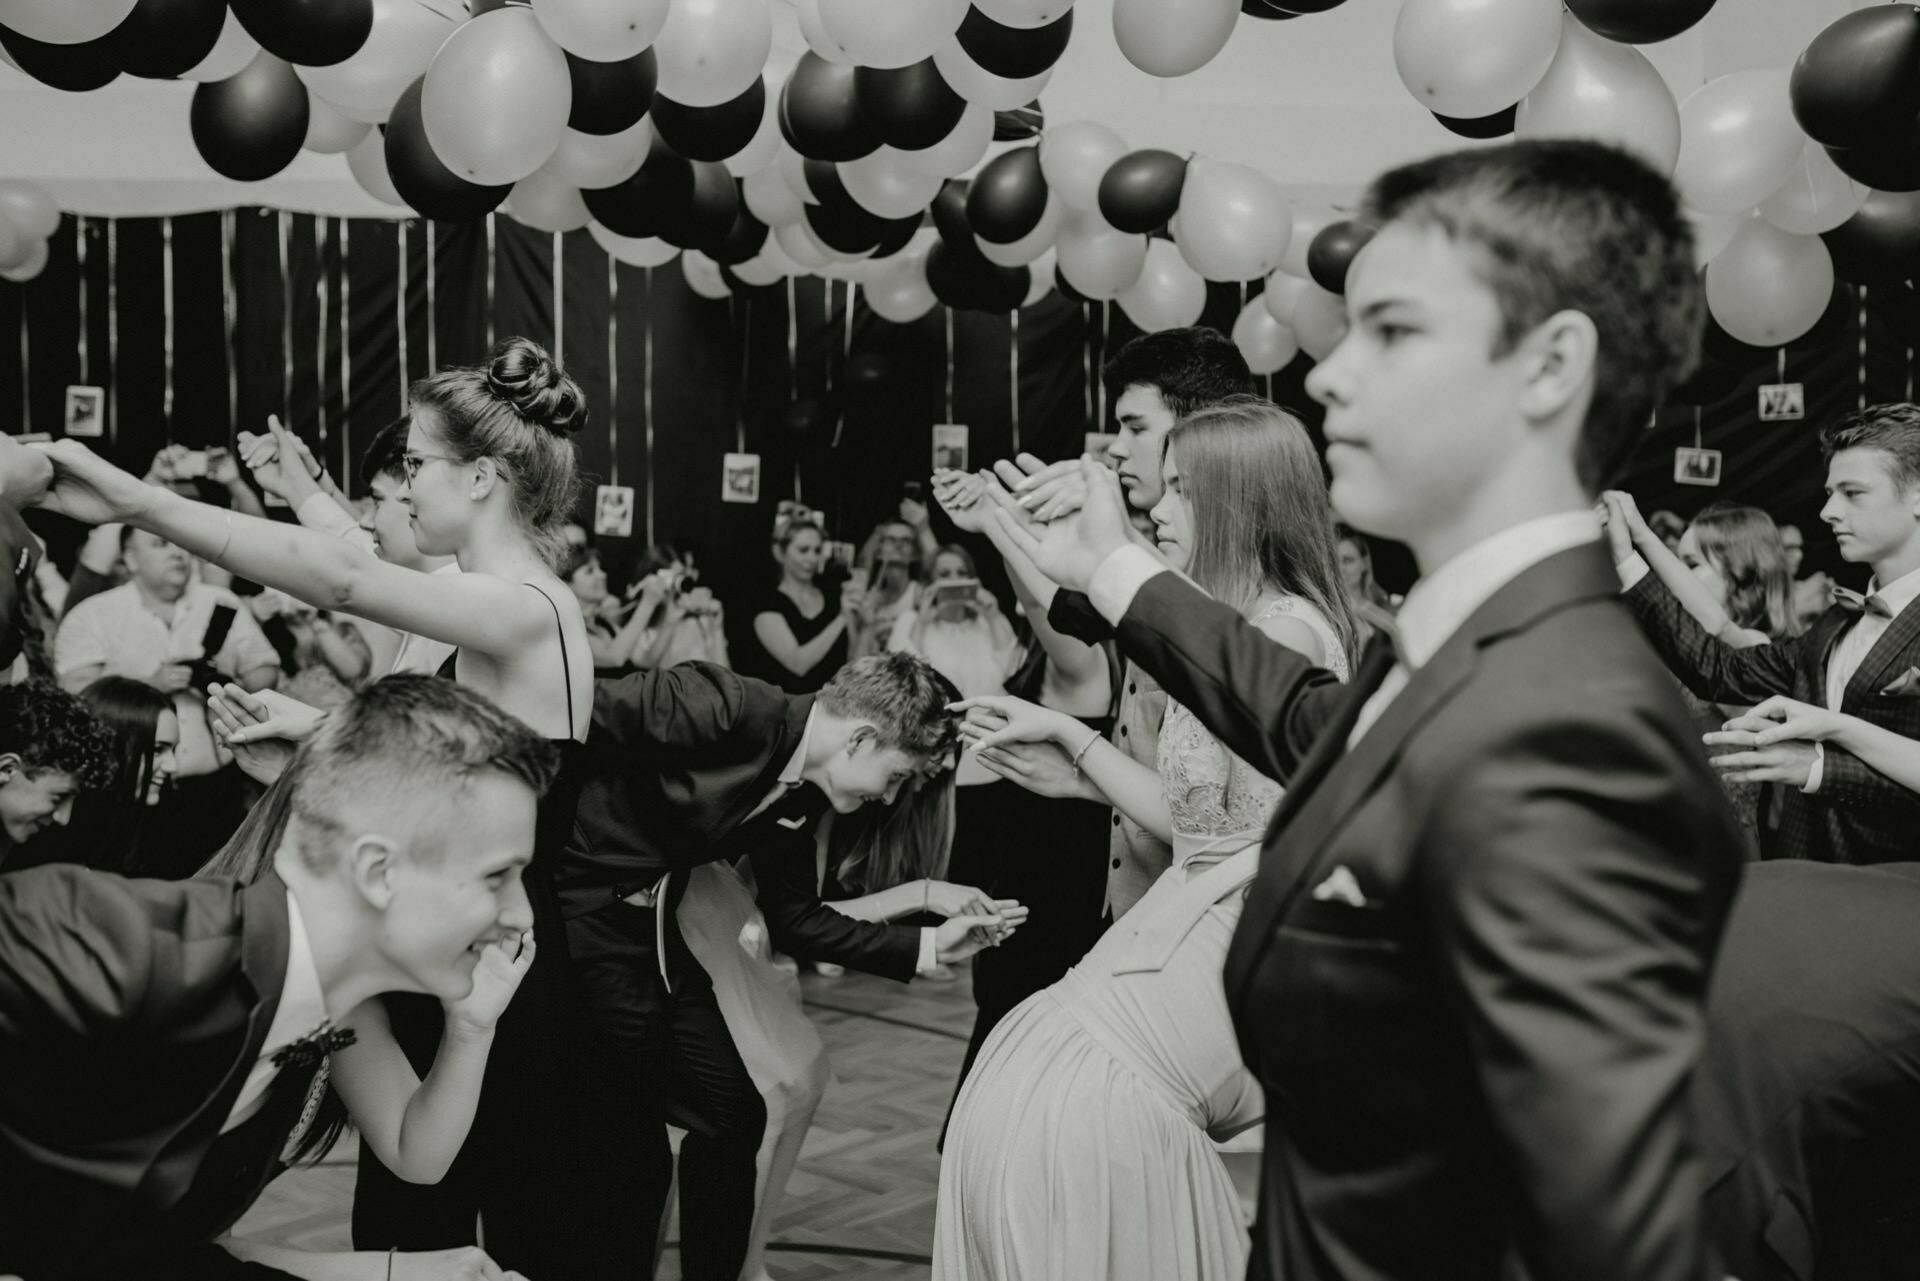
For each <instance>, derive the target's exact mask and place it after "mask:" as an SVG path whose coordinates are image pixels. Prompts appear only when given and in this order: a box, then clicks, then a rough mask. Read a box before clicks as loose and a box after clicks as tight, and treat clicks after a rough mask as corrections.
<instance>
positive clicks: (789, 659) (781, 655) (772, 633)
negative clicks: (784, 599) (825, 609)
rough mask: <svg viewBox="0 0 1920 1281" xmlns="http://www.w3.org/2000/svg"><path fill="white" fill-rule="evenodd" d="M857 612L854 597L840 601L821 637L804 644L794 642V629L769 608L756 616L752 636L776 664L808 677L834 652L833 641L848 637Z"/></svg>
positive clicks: (797, 674)
mask: <svg viewBox="0 0 1920 1281" xmlns="http://www.w3.org/2000/svg"><path fill="white" fill-rule="evenodd" d="M857 609H858V602H857V601H856V600H854V599H853V598H852V597H851V596H843V597H842V598H841V600H840V612H839V614H837V615H836V616H835V617H834V620H833V621H832V622H831V623H828V624H827V625H826V627H824V628H822V629H821V632H820V634H819V635H818V636H816V637H814V638H813V639H812V640H810V641H808V642H807V643H806V644H804V645H802V644H801V643H800V642H799V641H797V640H795V639H794V635H793V628H792V627H791V626H789V625H788V623H787V620H786V619H784V618H782V617H781V616H780V614H779V611H777V610H771V609H766V610H762V611H760V612H759V613H758V614H755V615H754V616H753V634H754V635H755V636H756V637H758V638H759V641H760V644H761V646H762V647H764V648H765V649H766V651H767V653H769V654H771V655H773V658H774V661H775V662H777V663H779V664H780V666H782V667H784V668H786V669H787V670H788V671H790V672H792V673H793V674H794V675H795V676H805V675H806V674H807V673H808V672H810V671H812V670H813V669H814V668H815V667H817V666H819V664H820V660H821V659H823V658H825V657H826V656H827V654H828V653H829V652H831V651H832V649H833V646H834V642H835V641H837V640H839V639H840V637H842V636H843V635H845V634H846V631H847V628H848V627H849V626H850V625H851V623H852V621H853V617H854V614H855V612H856V610H857Z"/></svg>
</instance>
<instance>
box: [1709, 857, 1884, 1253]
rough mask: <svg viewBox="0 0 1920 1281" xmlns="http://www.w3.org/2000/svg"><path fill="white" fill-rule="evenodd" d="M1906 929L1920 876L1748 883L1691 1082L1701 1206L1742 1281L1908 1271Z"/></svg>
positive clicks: (1815, 871) (1776, 877)
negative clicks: (1701, 1169) (1702, 1163)
mask: <svg viewBox="0 0 1920 1281" xmlns="http://www.w3.org/2000/svg"><path fill="white" fill-rule="evenodd" d="M1916 920H1920V863H1885V864H1881V865H1879V866H1877V867H1870V868H1868V867H1860V868H1855V867H1825V866H1821V865H1818V864H1811V863H1806V862H1800V861H1790V862H1777V863H1763V864H1757V865H1755V866H1753V867H1751V868H1749V869H1747V874H1746V879H1745V882H1744V883H1743V884H1742V886H1741V888H1740V895H1739V897H1738V898H1737V899H1736V900H1735V901H1734V906H1733V915H1732V918H1731V919H1730V920H1729V922H1728V925H1727V935H1726V939H1725V940H1724V941H1723V942H1722V944H1721V947H1720V959H1719V963H1718V965H1717V966H1716V968H1715V971H1714V976H1713V986H1712V989H1711V994H1710V999H1709V1001H1708V1004H1707V1057H1706V1061H1705V1062H1704V1063H1703V1064H1702V1067H1701V1070H1700V1072H1699V1073H1698V1074H1697V1075H1696V1077H1695V1079H1694V1094H1695V1098H1696V1100H1697V1112H1698V1114H1699V1117H1700V1143H1701V1149H1702V1151H1703V1152H1704V1154H1705V1156H1706V1162H1707V1180H1708V1187H1707V1206H1708V1209H1709V1210H1710V1212H1711V1215H1712V1222H1713V1224H1714V1228H1715V1231H1716V1234H1717V1235H1718V1238H1719V1241H1720V1244H1721V1249H1722V1253H1723V1255H1724V1257H1725V1261H1726V1264H1727V1271H1728V1272H1729V1274H1731V1275H1733V1276H1737V1277H1739V1278H1740V1279H1741V1281H1810V1279H1811V1278H1813V1277H1816V1276H1827V1277H1836V1276H1842V1275H1847V1276H1851V1275H1855V1273H1854V1271H1853V1268H1854V1267H1860V1268H1862V1269H1864V1272H1863V1274H1864V1275H1874V1276H1877V1275H1887V1276H1893V1275H1900V1276H1907V1275H1910V1274H1911V1273H1910V1269H1911V1268H1912V1267H1913V1266H1914V1260H1915V1259H1916V1257H1920V1256H1916V1254H1915V1251H1914V1247H1915V1245H1916V1244H1920V1226H1917V1225H1920V1175H1917V1174H1916V1167H1915V1165H1914V1156H1913V1154H1914V1152H1915V1151H1916V1150H1920V997H1917V996H1916V994H1920V930H1916V929H1915V928H1914V922H1915V921H1916ZM1876 1254H1878V1255H1881V1256H1883V1257H1887V1258H1893V1259H1902V1260H1904V1263H1905V1268H1903V1269H1902V1270H1901V1271H1899V1272H1897V1273H1895V1272H1887V1273H1881V1272H1880V1271H1878V1269H1877V1268H1875V1266H1874V1263H1875V1260H1874V1259H1873V1257H1872V1256H1873V1255H1876Z"/></svg>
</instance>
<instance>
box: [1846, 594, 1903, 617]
mask: <svg viewBox="0 0 1920 1281" xmlns="http://www.w3.org/2000/svg"><path fill="white" fill-rule="evenodd" d="M1833 603H1834V604H1836V605H1838V606H1839V607H1840V608H1841V609H1844V610H1846V611H1847V612H1849V613H1853V614H1878V615H1879V616H1880V617H1882V618H1892V617H1893V611H1892V610H1891V609H1888V608H1887V602H1886V601H1884V600H1882V599H1881V598H1880V597H1879V596H1877V595H1870V596H1863V595H1861V594H1860V593H1859V592H1856V591H1851V590H1849V589H1848V588H1845V587H1835V588H1834V589H1833Z"/></svg>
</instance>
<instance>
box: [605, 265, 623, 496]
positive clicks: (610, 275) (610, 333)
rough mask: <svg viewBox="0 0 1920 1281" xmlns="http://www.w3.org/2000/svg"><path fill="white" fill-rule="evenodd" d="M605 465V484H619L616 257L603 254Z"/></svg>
mask: <svg viewBox="0 0 1920 1281" xmlns="http://www.w3.org/2000/svg"><path fill="white" fill-rule="evenodd" d="M607 456H608V457H609V458H610V459H611V460H612V461H611V462H610V463H608V465H607V471H608V472H609V473H611V474H610V475H609V476H608V477H607V483H608V484H609V485H618V484H619V483H620V260H619V259H617V258H615V257H614V256H613V255H612V254H608V255H607Z"/></svg>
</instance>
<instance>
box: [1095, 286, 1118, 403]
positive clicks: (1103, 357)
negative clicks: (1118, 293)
mask: <svg viewBox="0 0 1920 1281" xmlns="http://www.w3.org/2000/svg"><path fill="white" fill-rule="evenodd" d="M1112 325H1113V304H1112V303H1110V302H1103V303H1101V304H1100V365H1101V368H1102V369H1103V370H1104V369H1105V367H1106V363H1107V335H1108V333H1109V332H1111V326H1112ZM1099 422H1100V425H1099V426H1098V427H1096V428H1094V430H1095V431H1105V430H1106V429H1107V380H1106V379H1105V378H1104V377H1103V378H1101V380H1100V419H1099Z"/></svg>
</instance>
